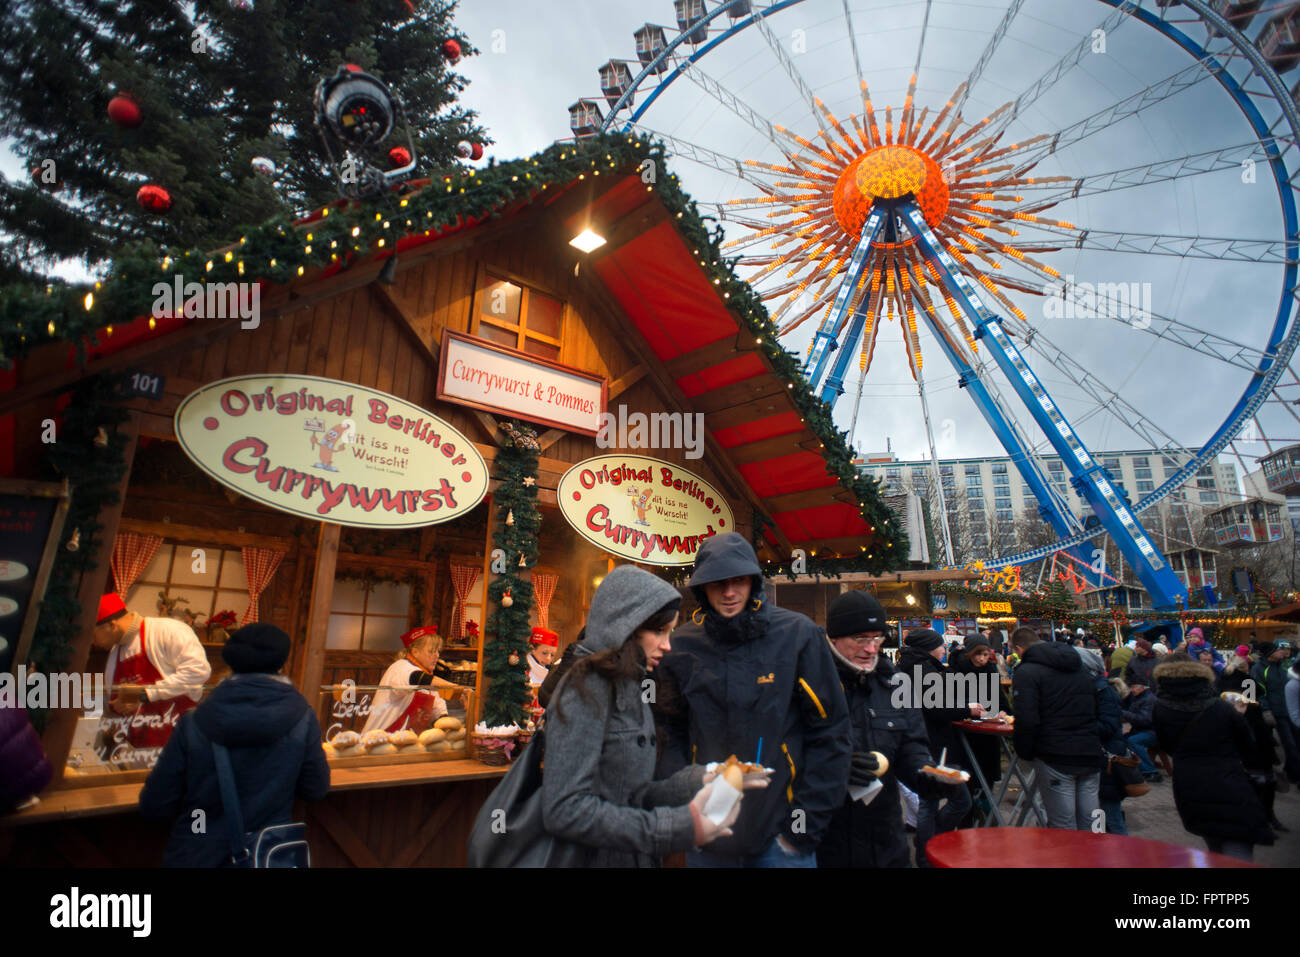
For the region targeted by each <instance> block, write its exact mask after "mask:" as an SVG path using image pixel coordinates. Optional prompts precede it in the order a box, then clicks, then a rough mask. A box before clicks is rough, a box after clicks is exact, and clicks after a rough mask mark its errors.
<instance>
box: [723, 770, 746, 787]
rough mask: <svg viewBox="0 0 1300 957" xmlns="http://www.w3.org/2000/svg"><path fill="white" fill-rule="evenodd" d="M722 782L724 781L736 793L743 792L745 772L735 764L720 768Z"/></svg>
mask: <svg viewBox="0 0 1300 957" xmlns="http://www.w3.org/2000/svg"><path fill="white" fill-rule="evenodd" d="M722 780H724V781H726V782H727V783H728V784H730V785H731V786H732V787H733V788H735V789H736V790H737V791H743V790H745V772H743V771H741V770H740V768H739V767H738V766H737V765H735V764H726V765H723V767H722Z"/></svg>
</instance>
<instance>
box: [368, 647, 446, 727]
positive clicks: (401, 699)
mask: <svg viewBox="0 0 1300 957" xmlns="http://www.w3.org/2000/svg"><path fill="white" fill-rule="evenodd" d="M401 641H402V651H401V652H400V653H399V654H398V656H397V660H396V661H394V662H393V663H392V664H391V665H389V666H388V670H387V671H385V672H384V676H383V677H382V678H380V679H379V684H380V688H379V690H378V691H376V692H375V700H374V702H373V703H372V704H371V706H370V717H368V718H367V719H366V726H365V727H364V728H362V729H361V731H362V733H363V734H364V733H365V732H367V731H388V732H390V733H391V732H393V731H405V730H410V731H414V732H415V733H416V734H419V733H420V732H422V731H424V730H426V729H427V728H428V727H429V726H430V725H432V724H433V722H435V721H437V720H438V719H439V718H441V717H442V716H443V715H445V714H446V713H447V702H445V701H444V700H443V699H442V695H440V694H438V692H436V691H431V690H428V689H430V688H431V687H439V688H456V687H458V685H454V684H452V683H451V682H450V681H446V680H444V679H442V678H438V677H436V676H435V675H434V673H433V669H434V666H435V665H437V664H438V655H439V653H440V652H441V651H442V637H441V636H440V635H439V634H438V629H437V628H436V627H434V626H429V627H427V628H412V629H411V630H410V631H408V632H407V633H406V634H404V635H402V638H401ZM408 688H409V689H410V690H409V691H408V690H407V689H408Z"/></svg>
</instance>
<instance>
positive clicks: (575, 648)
mask: <svg viewBox="0 0 1300 957" xmlns="http://www.w3.org/2000/svg"><path fill="white" fill-rule="evenodd" d="M586 635H587V629H586V628H583V629H582V630H581V631H579V632H578V637H577V638H576V639H575V640H574V641H572V642H570V643H569V646H568V647H567V648H565V649H564V654H562V655H561V656H560V661H559V663H558V664H557V665H556V666H555V667H554V668H552V669H551V671H550V674H548V675H547V676H546V680H545V681H543V682H542V686H541V687H540V688H538V689H537V703H538V704H539V705H541V706H542V707H543V708H546V707H549V706H550V704H551V696H552V695H554V694H555V689H556V688H558V687H559V686H560V679H561V678H563V677H564V676H565V674H567V673H568V670H569V669H570V668H572V667H573V663H574V662H575V661H577V660H578V659H579V658H582V657H584V656H585V655H589V654H591V652H590V651H589V650H588V649H587V648H586V646H585V645H583V643H582V639H583V638H585V637H586Z"/></svg>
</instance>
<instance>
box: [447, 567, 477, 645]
mask: <svg viewBox="0 0 1300 957" xmlns="http://www.w3.org/2000/svg"><path fill="white" fill-rule="evenodd" d="M479 573H480V569H479V568H477V567H475V566H474V565H457V564H455V563H454V562H453V563H452V566H451V587H452V588H453V589H454V590H455V592H456V606H455V608H454V609H453V610H452V613H451V636H452V637H453V638H463V637H465V599H467V598H469V593H470V592H471V591H473V590H474V583H475V582H476V581H478V576H479Z"/></svg>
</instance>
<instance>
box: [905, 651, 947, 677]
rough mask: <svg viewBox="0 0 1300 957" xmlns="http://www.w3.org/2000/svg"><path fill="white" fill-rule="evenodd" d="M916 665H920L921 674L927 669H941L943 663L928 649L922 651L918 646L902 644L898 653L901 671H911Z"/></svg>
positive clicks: (927, 670)
mask: <svg viewBox="0 0 1300 957" xmlns="http://www.w3.org/2000/svg"><path fill="white" fill-rule="evenodd" d="M917 665H920V666H921V672H922V674H924V673H926V672H929V671H939V672H941V671H943V664H942V662H940V661H939V659H937V658H935V657H934V656H932V655H931V654H930V652H928V651H922V650H921V649H920V648H916V647H913V646H912V645H904V646H903V648H902V650H901V651H900V652H899V653H898V667H899V668H900V669H902V670H903V671H911V670H912V669H913V668H915V667H916V666H917Z"/></svg>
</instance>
